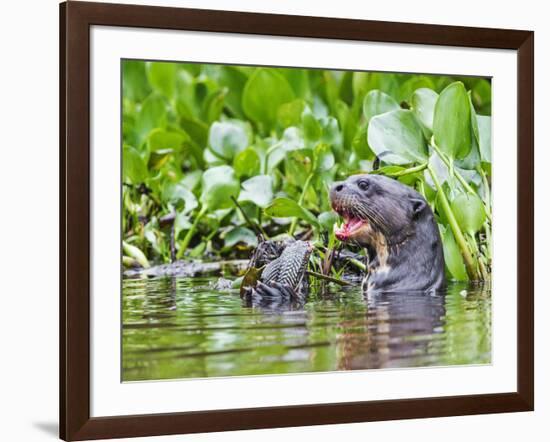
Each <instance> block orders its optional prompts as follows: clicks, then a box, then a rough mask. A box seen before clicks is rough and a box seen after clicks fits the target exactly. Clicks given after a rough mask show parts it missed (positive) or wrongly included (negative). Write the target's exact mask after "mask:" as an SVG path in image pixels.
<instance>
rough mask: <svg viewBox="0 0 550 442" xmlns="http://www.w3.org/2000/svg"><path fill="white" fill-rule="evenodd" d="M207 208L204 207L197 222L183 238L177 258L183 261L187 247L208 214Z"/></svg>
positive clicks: (196, 219) (197, 217)
mask: <svg viewBox="0 0 550 442" xmlns="http://www.w3.org/2000/svg"><path fill="white" fill-rule="evenodd" d="M206 210H207V208H206V206H202V208H201V210H200V212H199V213H198V214H197V216H196V218H195V221H193V225H192V226H191V228H190V229H189V230H188V231H187V233H186V235H185V237H184V238H183V241H182V242H181V244H180V248H179V250H178V254H177V256H176V257H177V258H178V259H181V258H182V257H183V255H184V253H185V251H186V250H187V247H188V246H189V242H190V241H191V238H193V234H194V233H195V230H197V226H198V224H199V221H200V220H201V218H202V217H203V216H204V215H205V214H206Z"/></svg>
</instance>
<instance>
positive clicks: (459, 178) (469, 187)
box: [432, 143, 477, 196]
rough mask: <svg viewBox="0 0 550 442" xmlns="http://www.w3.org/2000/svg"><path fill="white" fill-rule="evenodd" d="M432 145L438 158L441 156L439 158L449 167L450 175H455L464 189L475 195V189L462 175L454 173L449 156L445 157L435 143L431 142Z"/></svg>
mask: <svg viewBox="0 0 550 442" xmlns="http://www.w3.org/2000/svg"><path fill="white" fill-rule="evenodd" d="M432 147H433V148H434V150H435V151H436V153H437V155H439V158H441V160H442V161H443V162H444V163H445V165H446V166H447V168H448V169H449V171H450V173H451V175H452V176H454V177H456V178H457V179H458V181H460V184H461V185H462V187H463V188H464V190H466V192H469V193H471V194H472V195H475V196H477V193H476V191H475V190H474V189H473V188H472V186H470V185H469V184H468V183H467V182H466V180H465V179H464V177H463V176H462V175H461V174H460V172H459V173H454V167H453V164H452V162H451V161H450V160H449V158H447V156H446V155H445V154H444V153H443V152H441V150H440V149H439V147H437V146H436V145H435V143H432Z"/></svg>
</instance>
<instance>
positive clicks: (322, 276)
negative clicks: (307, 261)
mask: <svg viewBox="0 0 550 442" xmlns="http://www.w3.org/2000/svg"><path fill="white" fill-rule="evenodd" d="M306 273H307V274H308V275H309V276H313V277H314V278H319V279H324V280H326V281H330V282H334V283H335V284H339V285H351V283H349V282H347V281H343V280H341V279H337V278H333V277H332V276H327V275H323V274H321V273H317V272H312V271H311V270H307V271H306Z"/></svg>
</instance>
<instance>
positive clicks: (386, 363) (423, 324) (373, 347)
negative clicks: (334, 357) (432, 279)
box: [338, 292, 446, 370]
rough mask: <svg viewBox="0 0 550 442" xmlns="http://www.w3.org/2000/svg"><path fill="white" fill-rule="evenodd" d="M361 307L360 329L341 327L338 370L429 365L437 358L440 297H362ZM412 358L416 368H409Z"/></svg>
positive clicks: (413, 294) (443, 311) (397, 294)
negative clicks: (364, 309) (362, 311)
mask: <svg viewBox="0 0 550 442" xmlns="http://www.w3.org/2000/svg"><path fill="white" fill-rule="evenodd" d="M365 303H366V305H367V312H366V314H365V317H364V322H363V327H362V328H361V329H357V327H354V328H353V329H351V330H347V329H346V327H345V324H343V327H342V328H343V330H342V334H341V335H340V336H339V338H338V346H339V352H338V353H339V358H338V369H339V370H357V369H368V368H392V367H411V366H413V365H430V361H429V359H430V357H433V358H434V359H436V358H437V348H436V346H437V343H438V340H437V336H436V335H437V334H440V333H442V332H443V326H444V319H445V314H446V307H445V296H444V295H443V294H430V293H422V292H407V293H403V292H401V293H400V292H391V293H389V292H388V293H376V294H375V295H368V294H366V295H365ZM430 355H432V356H430ZM415 358H417V359H418V364H411V361H412V360H414V359H415ZM432 363H433V361H432Z"/></svg>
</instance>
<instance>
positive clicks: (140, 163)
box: [122, 146, 149, 185]
mask: <svg viewBox="0 0 550 442" xmlns="http://www.w3.org/2000/svg"><path fill="white" fill-rule="evenodd" d="M122 175H123V176H124V181H125V182H129V183H130V184H134V185H137V184H141V183H144V182H145V180H146V179H147V178H148V176H149V174H148V172H147V165H146V164H145V160H144V159H143V158H142V156H141V155H140V153H139V152H138V151H137V150H136V149H134V148H133V147H131V146H124V148H123V149H122Z"/></svg>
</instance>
